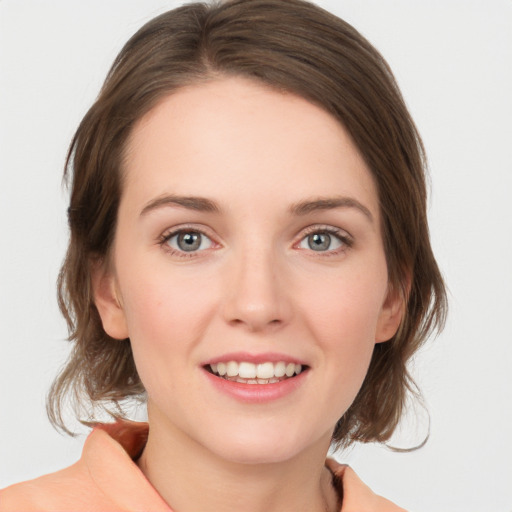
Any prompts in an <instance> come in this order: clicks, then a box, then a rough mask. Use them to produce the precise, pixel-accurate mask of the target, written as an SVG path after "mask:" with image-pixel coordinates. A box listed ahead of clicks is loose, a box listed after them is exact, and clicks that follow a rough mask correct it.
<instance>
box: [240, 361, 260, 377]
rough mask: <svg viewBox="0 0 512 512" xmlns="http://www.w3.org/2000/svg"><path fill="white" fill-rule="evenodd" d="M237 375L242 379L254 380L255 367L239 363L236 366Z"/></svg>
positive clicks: (250, 364)
mask: <svg viewBox="0 0 512 512" xmlns="http://www.w3.org/2000/svg"><path fill="white" fill-rule="evenodd" d="M238 375H239V376H240V377H242V379H254V378H255V377H256V365H255V364H252V363H246V362H243V363H240V364H239V365H238Z"/></svg>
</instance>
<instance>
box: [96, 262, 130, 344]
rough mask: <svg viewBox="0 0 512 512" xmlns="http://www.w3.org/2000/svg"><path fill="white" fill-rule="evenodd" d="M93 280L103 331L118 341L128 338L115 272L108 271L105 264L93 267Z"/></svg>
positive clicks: (97, 264)
mask: <svg viewBox="0 0 512 512" xmlns="http://www.w3.org/2000/svg"><path fill="white" fill-rule="evenodd" d="M91 267H92V268H91V280H92V289H93V295H94V304H95V306H96V309H97V310H98V313H99V315H100V318H101V323H102V324H103V329H104V330H105V332H106V333H107V334H108V335H109V336H110V337H111V338H115V339H118V340H123V339H126V338H128V329H127V326H126V318H125V314H124V309H123V306H122V303H121V301H120V300H119V293H118V290H117V282H116V279H115V276H114V274H113V272H111V271H109V270H107V269H106V268H105V265H104V263H103V262H101V263H94V264H92V266H91Z"/></svg>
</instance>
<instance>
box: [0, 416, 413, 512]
mask: <svg viewBox="0 0 512 512" xmlns="http://www.w3.org/2000/svg"><path fill="white" fill-rule="evenodd" d="M147 436H148V425H147V423H135V422H127V421H119V422H117V423H112V424H105V425H99V426H98V427H96V428H95V429H94V430H93V431H92V432H91V433H90V434H89V436H88V438H87V440H86V442H85V445H84V449H83V452H82V457H81V458H80V460H79V461H78V462H76V463H75V464H73V465H72V466H70V467H68V468H66V469H63V470H61V471H57V472H56V473H52V474H49V475H45V476H42V477H40V478H36V479H35V480H29V481H27V482H22V483H19V484H15V485H12V486H10V487H7V488H6V489H3V490H0V512H17V511H19V512H21V511H23V512H35V511H52V512H60V511H62V512H82V511H83V512H100V511H101V512H135V511H154V512H172V509H171V508H170V507H169V505H167V503H166V502H165V501H164V500H163V499H162V497H161V496H160V495H159V494H158V492H157V491H156V490H155V488H154V487H153V486H152V485H151V484H150V483H149V481H148V480H147V479H146V477H145V476H144V475H143V473H142V472H141V471H140V469H139V468H138V466H137V465H136V464H135V462H134V459H136V458H137V457H138V456H139V455H140V454H141V452H142V449H143V448H144V446H145V443H146V440H147ZM326 465H327V466H328V467H329V469H330V470H331V471H332V473H333V483H334V485H335V487H336V489H337V490H338V493H339V495H340V496H343V505H342V507H341V511H340V512H405V511H404V509H401V508H400V507H397V506H396V505H394V504H393V503H391V502H390V501H388V500H386V499H384V498H382V497H380V496H377V495H376V494H374V493H373V492H372V491H371V490H370V489H369V488H368V487H367V486H366V485H365V484H364V483H363V482H362V481H361V480H360V479H359V478H358V477H357V475H356V474H355V473H354V471H353V470H352V469H351V468H350V467H348V466H344V465H341V464H338V463H337V462H335V461H334V460H332V459H328V460H327V462H326Z"/></svg>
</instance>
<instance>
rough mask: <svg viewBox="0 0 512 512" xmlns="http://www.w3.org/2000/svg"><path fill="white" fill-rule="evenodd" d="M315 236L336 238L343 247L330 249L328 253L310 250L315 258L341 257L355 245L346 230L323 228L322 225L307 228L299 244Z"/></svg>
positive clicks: (330, 227)
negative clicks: (322, 235)
mask: <svg viewBox="0 0 512 512" xmlns="http://www.w3.org/2000/svg"><path fill="white" fill-rule="evenodd" d="M314 234H327V235H331V236H334V237H336V238H337V239H338V240H339V241H340V242H341V244H342V245H341V247H339V248H337V249H334V250H333V249H330V250H327V251H314V250H313V249H309V251H310V252H311V253H313V255H314V256H319V257H321V258H328V257H330V256H339V255H340V254H342V253H344V252H346V251H347V250H349V249H350V248H351V247H352V246H353V245H354V239H353V238H352V237H351V236H350V235H349V234H348V233H347V232H346V231H344V230H342V229H339V228H335V227H333V226H322V225H320V226H319V225H314V226H309V227H307V228H305V230H304V231H303V234H302V236H301V238H300V240H299V242H298V243H297V244H295V246H297V245H298V244H300V243H301V242H302V241H303V240H305V239H306V238H307V237H308V236H310V235H314Z"/></svg>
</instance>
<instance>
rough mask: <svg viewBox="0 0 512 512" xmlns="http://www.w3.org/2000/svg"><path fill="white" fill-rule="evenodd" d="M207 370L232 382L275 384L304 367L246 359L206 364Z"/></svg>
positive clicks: (289, 363)
mask: <svg viewBox="0 0 512 512" xmlns="http://www.w3.org/2000/svg"><path fill="white" fill-rule="evenodd" d="M206 369H207V370H209V371H210V372H211V373H213V374H214V375H216V376H217V377H221V378H223V379H225V380H228V381H232V382H239V383H243V384H275V383H278V382H282V381H284V380H286V379H289V378H291V377H295V376H296V375H299V374H301V373H302V372H303V371H304V370H305V367H303V366H302V365H301V364H296V363H292V362H285V361H278V362H276V363H273V362H271V361H267V362H263V363H259V364H255V363H251V362H248V361H240V362H238V361H227V362H219V363H212V364H209V365H207V368H206Z"/></svg>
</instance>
